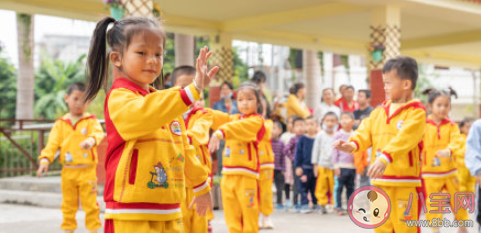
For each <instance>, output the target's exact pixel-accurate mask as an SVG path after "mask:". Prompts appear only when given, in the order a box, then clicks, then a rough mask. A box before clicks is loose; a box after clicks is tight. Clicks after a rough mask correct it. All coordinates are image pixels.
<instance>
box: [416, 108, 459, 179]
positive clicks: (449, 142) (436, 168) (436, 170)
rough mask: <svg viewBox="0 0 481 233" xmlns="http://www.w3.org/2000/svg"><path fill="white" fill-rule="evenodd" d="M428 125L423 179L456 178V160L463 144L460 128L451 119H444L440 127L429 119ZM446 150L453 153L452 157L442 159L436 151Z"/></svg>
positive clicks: (423, 160) (425, 137) (425, 135)
mask: <svg viewBox="0 0 481 233" xmlns="http://www.w3.org/2000/svg"><path fill="white" fill-rule="evenodd" d="M426 123H427V124H426V133H425V134H424V140H423V142H424V151H423V156H422V177H423V178H425V179H426V178H440V177H450V176H455V175H456V172H457V168H456V167H457V166H456V161H455V159H456V158H457V157H459V155H460V153H461V147H460V145H461V144H462V143H463V142H462V137H461V134H460V133H459V127H458V126H457V125H456V123H454V122H452V121H451V120H449V119H444V120H443V121H442V122H441V123H440V124H439V126H438V125H437V124H436V123H435V122H434V121H433V120H432V119H431V117H429V118H428V119H427V121H426ZM444 149H449V150H450V151H451V156H450V157H448V158H440V157H438V156H437V155H436V151H438V150H444ZM463 157H464V156H463Z"/></svg>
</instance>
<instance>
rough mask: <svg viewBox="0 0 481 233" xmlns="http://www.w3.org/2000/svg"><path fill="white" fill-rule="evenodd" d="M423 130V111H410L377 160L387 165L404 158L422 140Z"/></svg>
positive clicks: (424, 115)
mask: <svg viewBox="0 0 481 233" xmlns="http://www.w3.org/2000/svg"><path fill="white" fill-rule="evenodd" d="M425 129H426V112H425V111H424V109H421V108H416V109H413V110H411V112H410V114H409V115H408V116H407V117H406V120H405V121H404V123H403V124H402V127H401V130H400V131H399V132H398V133H397V135H396V137H394V138H393V139H392V140H391V141H390V142H389V144H387V145H386V147H384V150H383V151H382V153H383V156H380V157H379V158H378V159H381V161H383V163H385V164H386V165H387V164H390V163H392V162H393V161H394V160H397V159H398V158H400V157H402V156H405V155H406V154H408V153H409V151H410V150H412V149H413V148H415V147H416V146H417V145H418V144H419V142H421V141H422V140H423V137H424V131H425Z"/></svg>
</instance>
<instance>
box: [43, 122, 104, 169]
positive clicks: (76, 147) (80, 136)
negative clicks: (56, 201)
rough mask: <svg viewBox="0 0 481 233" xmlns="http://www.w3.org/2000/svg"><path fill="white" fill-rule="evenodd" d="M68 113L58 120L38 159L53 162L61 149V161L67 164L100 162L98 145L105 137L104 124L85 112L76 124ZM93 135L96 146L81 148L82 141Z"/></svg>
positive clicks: (76, 164)
mask: <svg viewBox="0 0 481 233" xmlns="http://www.w3.org/2000/svg"><path fill="white" fill-rule="evenodd" d="M69 116H70V114H69V113H68V114H66V115H64V116H63V117H61V118H60V119H58V120H57V121H55V124H54V126H53V128H52V130H51V131H50V135H49V136H48V142H47V145H46V146H45V148H44V149H43V150H42V152H41V153H40V156H39V157H38V159H39V160H40V161H42V160H45V159H46V160H48V162H49V163H53V161H54V160H55V158H56V154H57V151H58V150H59V149H60V154H59V156H60V163H61V164H63V165H66V166H78V165H94V164H97V162H98V157H97V145H98V144H100V142H101V141H102V139H103V138H104V131H103V130H102V126H100V123H99V122H98V120H97V119H96V118H95V116H94V115H90V114H88V113H84V115H83V116H82V118H80V119H79V120H78V121H77V123H75V125H72V122H71V121H70V119H69ZM89 137H92V138H94V139H95V146H94V147H93V148H92V149H90V150H83V149H81V148H80V143H81V142H82V141H84V140H85V139H87V138H89Z"/></svg>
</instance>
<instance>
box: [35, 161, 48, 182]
mask: <svg viewBox="0 0 481 233" xmlns="http://www.w3.org/2000/svg"><path fill="white" fill-rule="evenodd" d="M48 165H49V164H48V163H40V166H39V167H38V170H37V176H38V178H40V177H42V173H44V174H47V172H48Z"/></svg>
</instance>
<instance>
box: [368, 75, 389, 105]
mask: <svg viewBox="0 0 481 233" xmlns="http://www.w3.org/2000/svg"><path fill="white" fill-rule="evenodd" d="M370 85H371V87H370V88H371V105H372V106H374V107H376V106H378V105H380V104H382V102H383V101H384V100H385V99H386V94H385V93H384V83H383V82H382V70H380V69H375V70H371V72H370Z"/></svg>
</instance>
